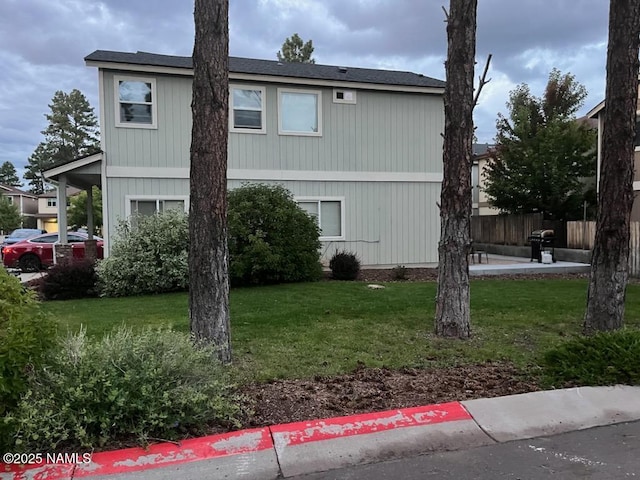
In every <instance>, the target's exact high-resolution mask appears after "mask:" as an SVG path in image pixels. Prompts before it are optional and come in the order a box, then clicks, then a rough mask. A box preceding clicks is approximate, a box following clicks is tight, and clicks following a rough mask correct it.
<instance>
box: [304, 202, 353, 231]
mask: <svg viewBox="0 0 640 480" xmlns="http://www.w3.org/2000/svg"><path fill="white" fill-rule="evenodd" d="M297 202H298V205H300V208H302V209H303V210H304V211H305V212H307V213H308V214H309V215H311V216H312V217H313V218H315V219H316V221H317V222H318V226H319V227H320V239H321V240H331V239H342V238H343V237H344V226H343V212H342V210H343V209H342V206H343V200H342V199H309V198H298V199H297Z"/></svg>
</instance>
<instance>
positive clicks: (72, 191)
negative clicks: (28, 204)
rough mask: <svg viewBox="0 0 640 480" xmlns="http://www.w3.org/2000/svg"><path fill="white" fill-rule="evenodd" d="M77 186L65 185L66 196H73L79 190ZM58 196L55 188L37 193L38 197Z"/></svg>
mask: <svg viewBox="0 0 640 480" xmlns="http://www.w3.org/2000/svg"><path fill="white" fill-rule="evenodd" d="M81 191H82V190H80V189H79V188H75V187H67V197H73V196H74V195H77V194H79V193H80V192H81ZM57 196H58V191H57V190H49V191H48V192H44V193H42V194H40V195H38V198H56V197H57Z"/></svg>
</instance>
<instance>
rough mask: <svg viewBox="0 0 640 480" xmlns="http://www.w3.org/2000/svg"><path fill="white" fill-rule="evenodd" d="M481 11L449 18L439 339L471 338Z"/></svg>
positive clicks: (457, 9) (457, 3)
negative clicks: (476, 90) (473, 176)
mask: <svg viewBox="0 0 640 480" xmlns="http://www.w3.org/2000/svg"><path fill="white" fill-rule="evenodd" d="M477 7H478V1H477V0H451V2H450V11H449V15H448V17H447V39H448V43H449V47H448V52H447V63H446V75H447V85H446V87H445V91H444V116H445V124H444V155H443V159H444V178H443V181H442V193H441V195H440V203H441V205H440V222H441V226H440V243H439V245H438V254H439V268H438V294H437V297H436V319H435V324H436V325H435V326H436V334H437V335H441V336H445V337H458V338H467V337H469V336H470V335H471V327H470V321H469V318H470V311H469V310H470V308H469V299H470V295H469V250H470V245H471V201H472V199H471V162H472V158H471V155H472V149H471V146H472V142H473V104H474V98H473V72H474V64H475V53H476V13H477Z"/></svg>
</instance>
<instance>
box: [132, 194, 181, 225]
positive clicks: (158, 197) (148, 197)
mask: <svg viewBox="0 0 640 480" xmlns="http://www.w3.org/2000/svg"><path fill="white" fill-rule="evenodd" d="M132 200H142V201H147V202H150V201H155V202H156V208H157V207H158V202H159V201H160V200H175V201H178V200H180V201H182V202H184V212H185V213H189V195H125V196H124V213H125V218H127V219H129V218H131V201H132ZM156 211H157V210H156Z"/></svg>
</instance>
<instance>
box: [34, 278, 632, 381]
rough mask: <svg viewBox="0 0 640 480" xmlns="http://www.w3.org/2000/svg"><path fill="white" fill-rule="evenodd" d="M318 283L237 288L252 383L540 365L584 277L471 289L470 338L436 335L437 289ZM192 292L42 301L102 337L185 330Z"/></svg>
mask: <svg viewBox="0 0 640 480" xmlns="http://www.w3.org/2000/svg"><path fill="white" fill-rule="evenodd" d="M386 287H387V288H386V289H384V290H369V289H367V288H366V284H363V283H359V282H317V283H307V284H294V285H278V286H272V287H260V288H243V289H234V290H232V292H231V336H232V342H233V349H234V356H235V361H234V363H235V365H236V367H238V371H239V372H242V373H243V374H244V375H246V376H247V379H256V380H268V379H273V378H302V377H309V376H313V375H316V374H320V375H324V374H336V373H342V372H347V371H350V370H353V369H354V368H355V367H356V365H357V364H358V362H362V363H364V364H366V365H367V366H382V365H385V366H389V367H400V366H418V367H421V366H430V365H444V364H454V363H469V362H477V361H485V360H502V359H506V360H510V361H513V362H515V363H516V364H517V365H519V366H521V367H527V366H530V365H535V363H536V359H537V355H538V354H539V352H541V351H543V350H545V349H546V348H548V347H550V346H552V345H555V344H557V343H558V342H561V341H563V340H564V339H566V338H568V337H571V336H573V335H576V334H578V333H579V331H580V325H581V322H582V316H583V313H584V307H585V299H586V290H587V282H586V280H502V279H496V280H477V281H472V283H471V311H472V319H471V321H472V331H473V338H472V339H471V340H468V341H457V340H447V339H439V338H435V337H434V336H433V334H432V331H433V317H434V300H435V295H436V285H435V283H431V282H425V283H409V282H407V283H389V284H386ZM187 302H188V299H187V294H186V293H175V294H166V295H157V296H145V297H129V298H102V299H85V300H71V301H63V302H46V303H44V309H45V310H46V311H48V312H49V313H50V314H52V315H53V316H54V317H55V318H56V319H57V320H58V321H59V323H60V327H61V330H63V331H64V330H66V329H70V330H73V331H75V330H78V329H79V328H80V325H84V326H86V328H87V332H88V334H89V335H103V334H104V333H106V332H109V331H110V330H111V329H113V328H114V327H116V326H118V325H122V324H126V325H129V326H132V327H133V328H143V327H147V326H151V327H171V328H173V329H175V330H180V331H185V332H186V331H188V329H189V327H188V315H187ZM626 322H627V325H629V326H632V327H635V328H638V327H640V286H639V285H630V286H629V288H628V293H627V318H626Z"/></svg>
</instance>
